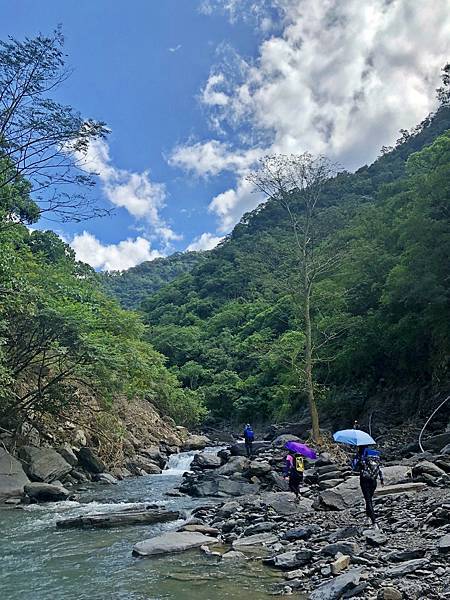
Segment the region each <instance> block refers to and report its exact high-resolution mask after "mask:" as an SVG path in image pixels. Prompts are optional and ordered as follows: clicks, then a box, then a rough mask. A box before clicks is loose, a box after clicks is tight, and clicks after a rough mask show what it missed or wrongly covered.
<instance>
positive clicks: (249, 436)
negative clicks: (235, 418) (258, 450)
mask: <svg viewBox="0 0 450 600" xmlns="http://www.w3.org/2000/svg"><path fill="white" fill-rule="evenodd" d="M254 439H255V434H254V433H253V429H252V428H251V425H250V424H249V423H247V425H246V426H245V429H244V443H245V450H246V451H247V456H248V458H250V457H251V456H252V454H253V441H254Z"/></svg>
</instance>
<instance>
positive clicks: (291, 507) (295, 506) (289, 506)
mask: <svg viewBox="0 0 450 600" xmlns="http://www.w3.org/2000/svg"><path fill="white" fill-rule="evenodd" d="M261 502H262V503H263V504H265V505H266V506H268V507H270V508H273V510H274V511H275V512H276V513H278V514H279V515H283V516H289V515H295V514H301V515H306V514H309V513H311V512H312V510H313V509H312V500H309V498H301V499H300V501H299V502H296V501H295V496H294V494H292V493H290V492H267V493H266V494H264V495H263V496H262V497H261Z"/></svg>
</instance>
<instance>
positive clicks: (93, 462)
mask: <svg viewBox="0 0 450 600" xmlns="http://www.w3.org/2000/svg"><path fill="white" fill-rule="evenodd" d="M78 462H79V463H80V465H81V466H82V467H84V468H85V469H86V471H89V473H103V472H104V471H106V466H105V464H104V463H103V462H102V461H101V460H100V458H99V457H98V456H97V454H96V453H95V452H94V451H93V450H92V449H91V448H88V447H87V446H83V448H80V450H79V452H78Z"/></svg>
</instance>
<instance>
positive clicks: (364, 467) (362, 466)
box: [352, 446, 384, 529]
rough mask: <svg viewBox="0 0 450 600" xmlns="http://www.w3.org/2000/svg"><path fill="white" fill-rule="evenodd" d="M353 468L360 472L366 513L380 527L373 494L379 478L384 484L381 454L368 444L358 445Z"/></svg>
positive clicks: (371, 521) (370, 520)
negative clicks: (368, 446)
mask: <svg viewBox="0 0 450 600" xmlns="http://www.w3.org/2000/svg"><path fill="white" fill-rule="evenodd" d="M352 469H353V470H354V471H356V472H358V473H359V484H360V486H361V491H362V493H363V496H364V500H365V503H366V515H367V518H368V521H369V524H370V525H372V526H373V527H375V528H376V529H378V525H377V522H376V517H375V510H374V508H373V495H374V494H375V490H376V489H377V483H378V479H380V482H381V485H384V480H383V473H382V471H381V467H380V461H379V455H378V453H376V451H374V450H369V449H368V448H367V446H358V452H357V454H356V456H355V458H354V459H353V461H352Z"/></svg>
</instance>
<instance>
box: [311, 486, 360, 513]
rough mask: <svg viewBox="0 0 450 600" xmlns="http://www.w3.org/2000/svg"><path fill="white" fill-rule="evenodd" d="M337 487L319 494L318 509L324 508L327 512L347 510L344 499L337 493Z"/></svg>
mask: <svg viewBox="0 0 450 600" xmlns="http://www.w3.org/2000/svg"><path fill="white" fill-rule="evenodd" d="M337 487H339V486H337ZM337 487H335V488H334V489H333V490H324V491H322V492H320V493H319V496H318V503H317V504H318V508H324V509H325V510H345V509H346V508H347V503H346V501H345V499H344V497H343V496H342V494H340V493H338V492H337V491H336V490H337ZM354 493H356V490H354Z"/></svg>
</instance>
